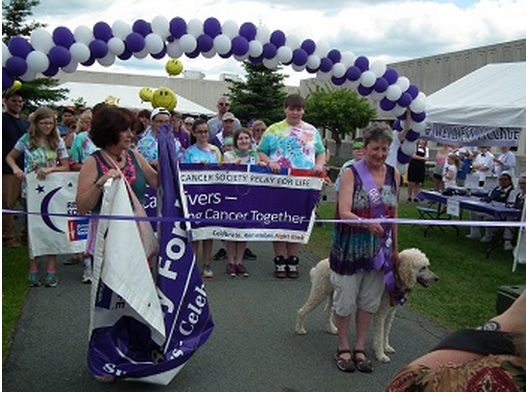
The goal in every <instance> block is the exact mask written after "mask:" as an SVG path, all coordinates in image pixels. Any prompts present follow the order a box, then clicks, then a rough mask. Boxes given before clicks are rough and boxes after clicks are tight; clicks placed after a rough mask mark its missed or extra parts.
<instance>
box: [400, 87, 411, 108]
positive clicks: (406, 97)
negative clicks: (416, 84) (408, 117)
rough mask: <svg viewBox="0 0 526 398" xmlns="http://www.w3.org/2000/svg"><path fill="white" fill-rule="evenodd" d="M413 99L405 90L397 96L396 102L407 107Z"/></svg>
mask: <svg viewBox="0 0 526 398" xmlns="http://www.w3.org/2000/svg"><path fill="white" fill-rule="evenodd" d="M412 101H413V97H411V95H410V94H409V93H408V92H407V91H406V92H405V93H402V95H401V96H400V98H398V101H397V104H398V105H400V106H401V107H402V108H407V107H408V106H409V105H410V104H411V102H412Z"/></svg>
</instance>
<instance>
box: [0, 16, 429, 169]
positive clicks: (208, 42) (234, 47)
mask: <svg viewBox="0 0 526 398" xmlns="http://www.w3.org/2000/svg"><path fill="white" fill-rule="evenodd" d="M183 54H184V55H186V56H187V57H190V58H196V57H198V56H199V55H202V56H203V57H205V58H212V57H214V56H216V55H218V56H220V57H222V58H229V57H234V58H235V59H236V60H238V61H244V60H249V61H250V62H253V63H262V64H263V65H264V66H265V67H267V68H269V69H275V68H277V67H278V66H279V65H290V66H291V67H292V68H293V69H294V70H295V71H303V70H306V71H308V72H309V73H312V74H316V77H317V79H318V80H319V81H321V82H329V81H330V82H332V84H334V85H336V86H341V87H345V88H348V89H352V90H356V91H357V92H358V93H359V94H360V95H361V96H363V97H367V96H369V97H370V98H371V99H372V100H374V101H375V102H377V103H378V104H379V106H380V108H381V109H382V110H384V111H388V112H391V113H392V114H393V115H394V117H395V118H396V122H395V124H394V128H395V130H397V131H402V129H403V128H404V123H406V116H405V115H406V111H407V109H408V108H409V110H410V114H411V121H410V126H409V131H408V133H407V135H406V140H405V141H404V143H403V145H402V146H401V147H400V149H399V150H398V169H399V170H400V172H402V173H404V172H405V169H406V167H407V163H408V162H409V161H410V159H411V155H412V154H413V153H414V152H415V147H416V145H415V141H416V140H417V139H418V137H419V135H420V133H422V132H423V131H424V129H425V118H426V114H425V108H426V96H425V94H424V93H422V92H420V91H419V89H418V87H416V86H415V85H413V84H411V83H410V82H409V79H407V78H406V77H404V76H399V75H398V72H397V71H396V70H395V69H392V68H387V67H386V65H385V64H384V63H382V62H380V61H374V62H369V60H368V59H367V58H366V57H365V56H363V55H360V56H355V55H354V54H353V53H352V52H349V51H347V52H341V51H339V50H337V49H330V48H329V47H328V46H327V45H326V44H325V43H316V42H314V41H313V40H312V39H308V38H307V39H304V40H301V39H299V38H297V37H296V36H293V35H286V34H285V33H284V32H283V31H281V30H275V31H272V32H271V31H270V30H269V29H268V28H266V27H264V26H259V27H257V26H256V25H254V24H253V23H251V22H245V23H243V24H241V25H239V24H238V23H237V22H234V21H232V20H227V21H225V22H224V23H220V21H219V20H217V19H216V18H213V17H211V18H207V19H206V20H204V21H201V20H199V19H191V20H189V21H188V22H187V21H185V20H184V19H183V18H181V17H174V18H172V19H171V20H168V19H167V18H166V17H164V16H161V15H160V16H156V17H155V18H153V19H152V21H151V22H147V21H145V20H142V19H139V20H137V21H135V22H134V23H133V24H131V25H130V24H128V23H127V22H124V21H116V22H114V23H113V24H112V25H109V24H108V23H106V22H102V21H101V22H97V23H96V24H95V25H94V26H93V28H92V29H90V28H89V27H88V26H84V25H81V26H79V27H77V28H76V29H75V30H74V31H71V30H70V29H68V28H66V27H63V26H60V27H57V28H55V29H54V30H53V32H51V33H50V32H48V31H47V30H45V29H43V28H37V29H35V30H34V31H33V32H32V33H31V37H30V39H29V40H27V39H25V38H23V37H21V36H16V37H13V38H11V39H10V40H9V43H8V44H7V45H6V44H4V43H2V90H3V91H5V90H7V89H9V88H10V87H11V86H12V85H13V83H14V81H15V79H20V80H22V81H31V80H33V79H35V78H36V76H37V75H38V74H39V73H40V74H42V75H44V76H48V77H52V76H55V75H56V74H57V73H58V71H59V70H62V71H64V72H66V73H73V72H75V70H76V69H77V67H78V65H79V64H81V65H84V66H90V65H93V64H94V63H95V62H98V63H99V64H101V65H103V66H111V65H112V64H113V63H114V62H115V61H116V59H117V58H118V59H120V60H127V59H130V58H131V57H135V58H139V59H141V58H145V57H147V56H151V57H153V58H155V59H162V58H164V57H165V56H168V57H170V58H179V57H181V56H182V55H183Z"/></svg>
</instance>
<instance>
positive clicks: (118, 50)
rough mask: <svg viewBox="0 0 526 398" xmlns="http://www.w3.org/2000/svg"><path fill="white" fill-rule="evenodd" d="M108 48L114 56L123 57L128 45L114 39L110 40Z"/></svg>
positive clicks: (116, 38)
mask: <svg viewBox="0 0 526 398" xmlns="http://www.w3.org/2000/svg"><path fill="white" fill-rule="evenodd" d="M108 48H109V50H110V52H111V53H112V54H114V55H121V54H122V53H123V52H124V50H126V45H125V44H124V41H122V40H121V39H119V38H118V37H112V38H111V39H110V40H108Z"/></svg>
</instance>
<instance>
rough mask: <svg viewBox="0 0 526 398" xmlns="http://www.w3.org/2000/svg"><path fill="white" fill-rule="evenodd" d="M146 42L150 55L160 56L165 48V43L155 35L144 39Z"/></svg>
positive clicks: (151, 34) (149, 35)
mask: <svg viewBox="0 0 526 398" xmlns="http://www.w3.org/2000/svg"><path fill="white" fill-rule="evenodd" d="M144 41H145V42H146V49H147V50H148V52H149V53H150V54H159V53H160V52H161V51H162V50H163V48H164V41H163V39H161V36H159V35H158V34H155V33H150V34H148V35H146V37H145V38H144Z"/></svg>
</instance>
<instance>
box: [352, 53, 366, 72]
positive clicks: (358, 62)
mask: <svg viewBox="0 0 526 398" xmlns="http://www.w3.org/2000/svg"><path fill="white" fill-rule="evenodd" d="M354 65H355V66H356V67H357V68H358V69H360V70H361V71H362V72H365V71H366V70H369V60H368V59H367V58H366V57H364V56H363V55H360V56H359V57H357V58H356V59H355V60H354Z"/></svg>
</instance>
